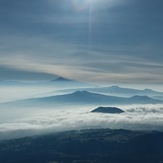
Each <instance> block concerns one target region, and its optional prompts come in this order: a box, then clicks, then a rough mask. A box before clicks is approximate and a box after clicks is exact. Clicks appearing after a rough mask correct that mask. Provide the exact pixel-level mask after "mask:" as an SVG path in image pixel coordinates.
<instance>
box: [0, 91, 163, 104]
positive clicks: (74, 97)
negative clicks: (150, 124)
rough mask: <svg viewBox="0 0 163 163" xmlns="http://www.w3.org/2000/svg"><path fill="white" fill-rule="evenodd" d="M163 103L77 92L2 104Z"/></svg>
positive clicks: (144, 99) (140, 97) (146, 99)
mask: <svg viewBox="0 0 163 163" xmlns="http://www.w3.org/2000/svg"><path fill="white" fill-rule="evenodd" d="M162 103H163V101H161V100H156V99H152V98H150V97H148V96H133V97H131V98H124V97H116V96H107V95H102V94H97V93H90V92H88V91H76V92H74V93H71V94H65V95H58V96H50V97H42V98H33V99H27V100H19V101H16V102H9V103H4V104H1V105H0V106H1V107H2V106H3V107H5V106H10V107H13V106H15V107H36V106H37V107H48V106H49V107H55V106H57V105H61V106H66V105H68V104H69V105H73V106H75V105H129V104H162Z"/></svg>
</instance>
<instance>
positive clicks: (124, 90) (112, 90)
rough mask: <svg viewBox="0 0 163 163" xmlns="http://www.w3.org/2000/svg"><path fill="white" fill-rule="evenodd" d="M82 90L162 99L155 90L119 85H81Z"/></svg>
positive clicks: (159, 93) (162, 96)
mask: <svg viewBox="0 0 163 163" xmlns="http://www.w3.org/2000/svg"><path fill="white" fill-rule="evenodd" d="M77 90H79V88H71V89H62V90H58V91H53V92H50V94H54V93H59V94H63V93H72V92H75V91H77ZM82 90H85V91H89V92H92V93H99V94H104V95H110V96H118V97H132V96H135V95H138V96H149V97H151V98H155V99H158V100H159V99H160V100H162V99H163V92H157V91H154V90H152V89H144V90H139V89H131V88H122V87H119V86H110V87H85V88H84V87H83V88H82Z"/></svg>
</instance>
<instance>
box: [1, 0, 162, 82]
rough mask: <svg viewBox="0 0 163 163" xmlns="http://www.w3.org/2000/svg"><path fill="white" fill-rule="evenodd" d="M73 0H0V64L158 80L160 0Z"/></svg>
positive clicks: (126, 79) (108, 77) (107, 77)
mask: <svg viewBox="0 0 163 163" xmlns="http://www.w3.org/2000/svg"><path fill="white" fill-rule="evenodd" d="M73 3H75V0H72V1H69V0H60V1H59V0H57V1H52V0H48V1H42V0H41V1H35V2H33V1H20V0H17V1H13V2H10V3H9V1H8V0H7V1H4V0H2V1H1V2H0V4H1V5H0V6H1V7H0V13H1V15H2V17H1V26H0V35H1V39H0V57H1V60H0V65H1V66H5V67H9V68H12V67H13V69H18V71H32V72H40V73H41V72H43V73H47V74H49V73H50V74H57V75H62V76H65V77H73V78H76V79H84V78H85V80H90V81H91V80H95V81H96V80H97V81H100V77H99V76H101V81H103V80H104V81H108V82H109V81H110V80H111V79H113V77H115V82H116V81H118V82H121V81H122V82H126V83H127V82H134V81H136V82H139V83H144V82H147V81H148V82H150V83H153V84H156V83H160V82H161V81H162V80H163V79H162V77H161V76H162V75H161V71H162V66H161V65H162V64H163V63H162V61H163V56H162V50H163V49H162V38H163V37H162V33H163V32H162V29H163V28H162V26H163V24H162V21H161V19H162V17H161V15H162V10H161V6H162V5H163V4H162V2H161V1H160V0H159V1H153V0H151V1H147V0H145V1H143V2H142V1H140V0H137V1H136V0H132V1H128V0H123V1H119V0H116V1H112V0H110V1H107V0H102V1H97V0H95V1H90V3H91V4H89V5H88V6H87V8H85V9H83V10H82V11H77V9H75V8H74V7H75V6H74V5H73ZM76 7H77V6H76ZM90 10H91V11H90ZM2 71H3V70H2V69H1V72H2ZM66 71H68V73H67V72H66ZM95 74H97V75H96V76H97V79H96V78H95ZM84 76H85V77H84ZM1 78H3V75H2V76H1ZM24 78H28V77H27V76H26V75H24ZM148 79H151V80H148ZM152 79H154V80H152Z"/></svg>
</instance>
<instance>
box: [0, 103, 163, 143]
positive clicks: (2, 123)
mask: <svg viewBox="0 0 163 163" xmlns="http://www.w3.org/2000/svg"><path fill="white" fill-rule="evenodd" d="M96 107H97V106H85V107H83V106H75V107H73V106H72V107H67V106H65V107H64V106H63V107H62V108H54V109H52V108H51V109H49V108H44V109H39V108H31V109H16V108H13V109H3V108H1V109H0V112H1V114H0V139H1V140H2V139H11V138H19V137H24V136H31V135H38V134H47V133H52V132H59V131H68V130H80V129H92V128H111V129H129V130H157V131H163V105H128V106H118V107H119V108H121V109H123V110H124V111H125V112H124V113H121V114H105V113H91V112H90V111H91V110H93V109H95V108H96Z"/></svg>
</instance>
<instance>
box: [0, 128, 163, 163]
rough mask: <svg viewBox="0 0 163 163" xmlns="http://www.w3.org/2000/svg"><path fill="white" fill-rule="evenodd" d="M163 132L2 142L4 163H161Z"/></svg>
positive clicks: (87, 133) (83, 133)
mask: <svg viewBox="0 0 163 163" xmlns="http://www.w3.org/2000/svg"><path fill="white" fill-rule="evenodd" d="M162 153H163V132H152V131H151V132H150V131H149V132H143V131H129V130H123V129H119V130H111V129H92V130H78V131H67V132H60V133H53V134H48V135H41V136H33V137H25V138H19V139H13V140H6V141H1V142H0V162H1V163H21V162H23V163H29V162H38V163H61V162H62V163H108V162H110V163H111V162H112V163H162V162H163V154H162Z"/></svg>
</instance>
